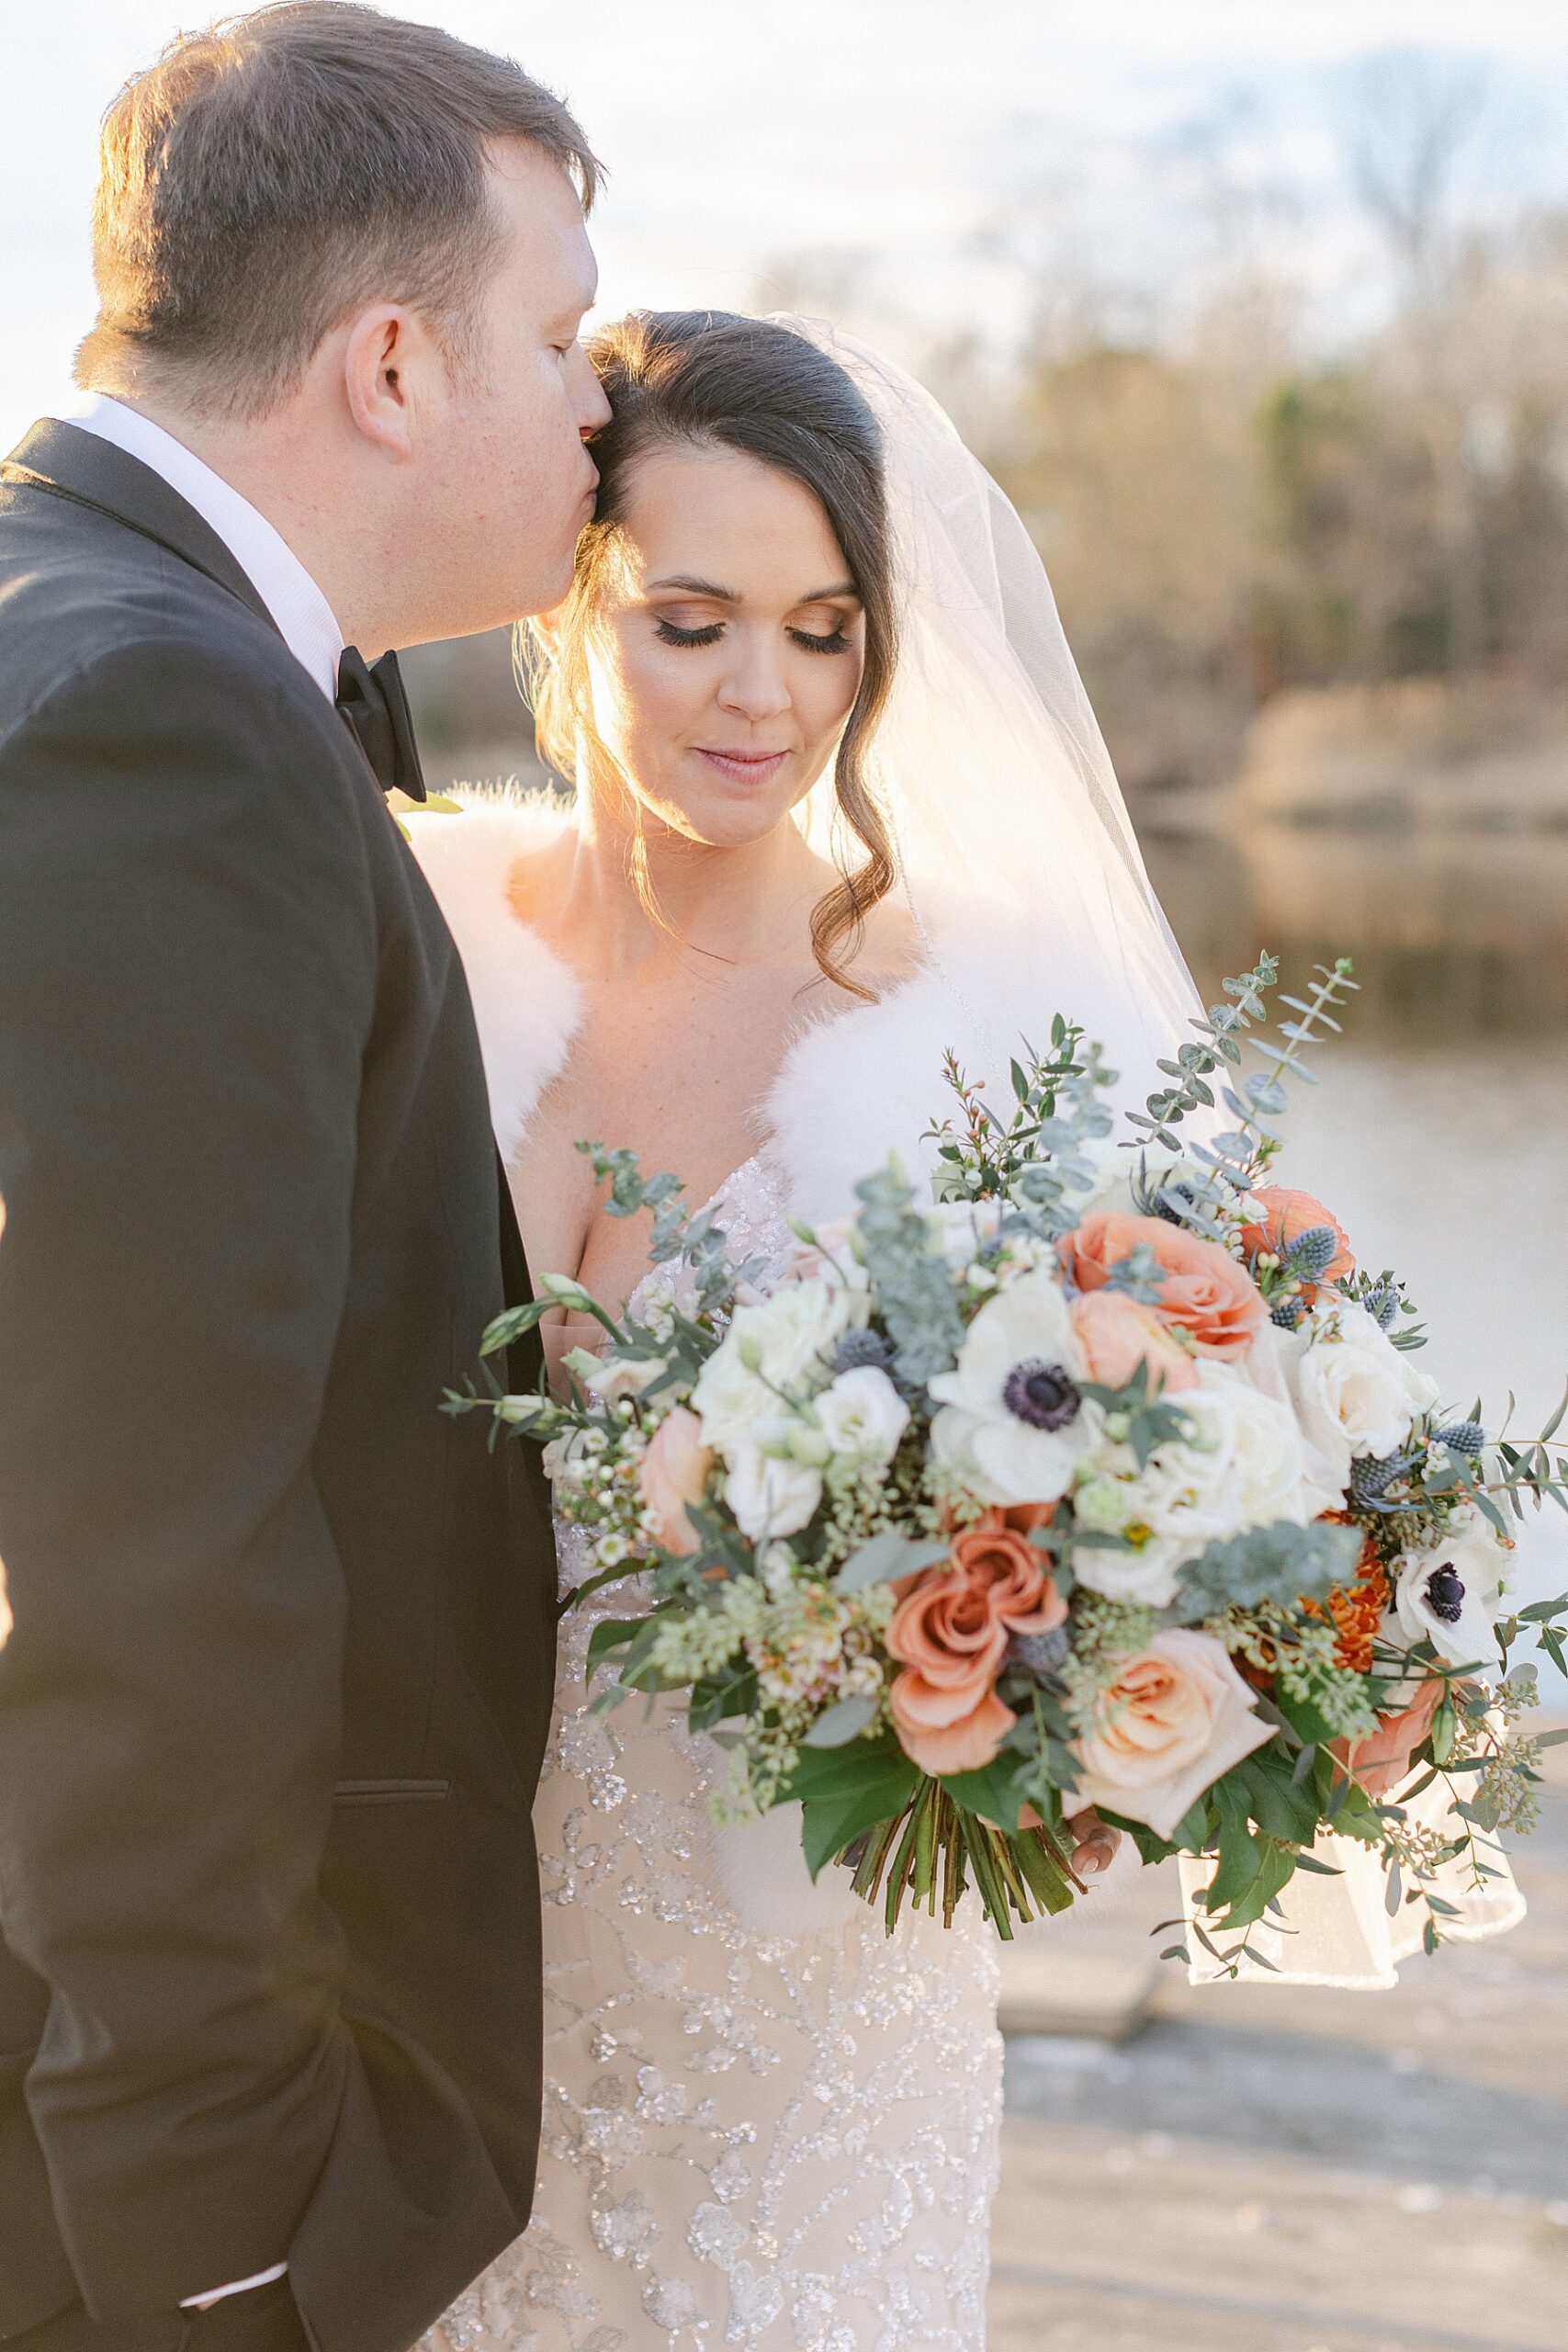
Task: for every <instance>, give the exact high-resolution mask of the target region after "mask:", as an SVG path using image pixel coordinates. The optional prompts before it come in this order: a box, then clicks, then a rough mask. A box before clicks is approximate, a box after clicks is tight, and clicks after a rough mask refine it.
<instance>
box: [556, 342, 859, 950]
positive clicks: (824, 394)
mask: <svg viewBox="0 0 1568 2352" xmlns="http://www.w3.org/2000/svg"><path fill="white" fill-rule="evenodd" d="M588 352H589V356H590V358H591V359H592V362H593V366H594V368H595V369H596V370H597V371H598V375H599V379H600V381H601V382H602V384H603V385H604V390H605V392H606V394H607V396H608V398H609V401H610V405H611V408H612V410H613V412H614V414H613V417H612V421H611V423H610V424H607V425H606V426H605V428H604V431H603V432H602V433H601V434H599V435H597V436H596V438H595V440H594V442H593V461H594V463H595V465H596V466H597V467H598V469H599V477H600V489H599V499H598V503H597V505H596V507H595V509H594V515H593V520H592V523H591V524H590V525H589V526H588V528H587V529H586V530H585V531H584V532H583V534H582V537H581V539H580V540H579V541H578V546H577V567H576V572H575V576H574V578H573V581H572V585H571V589H570V593H569V594H568V596H567V599H566V602H565V603H564V605H561V606H560V607H559V609H558V611H557V612H556V613H554V614H552V615H551V616H550V619H549V623H548V626H547V628H544V629H540V628H529V630H528V632H527V635H526V638H525V639H524V640H523V641H522V642H523V652H524V671H525V692H526V693H527V695H528V698H529V700H530V702H531V703H532V705H533V708H534V716H535V721H536V729H537V735H538V743H539V751H540V754H541V756H542V757H543V758H544V759H545V760H547V762H548V763H549V764H550V766H551V767H553V768H555V769H556V770H557V772H558V774H560V775H565V776H570V775H573V774H574V773H575V771H576V768H577V763H578V759H579V756H580V753H581V752H587V754H588V756H589V761H590V766H591V770H592V772H594V773H595V774H596V777H602V778H603V779H604V780H607V781H612V782H613V781H615V762H614V760H613V759H612V758H611V756H610V754H609V752H608V751H607V750H606V748H605V746H604V742H603V741H602V740H601V739H600V737H599V735H598V732H597V729H595V727H594V725H593V711H592V688H591V684H590V664H589V645H590V639H591V637H592V628H593V621H594V616H595V612H596V608H597V605H598V599H599V594H600V587H601V582H602V579H603V575H604V568H605V566H606V564H607V563H608V562H609V561H610V560H611V558H612V555H613V553H614V550H615V543H616V540H617V539H618V537H619V535H620V533H621V531H622V529H623V526H624V521H625V515H626V498H627V488H628V483H629V481H630V479H631V476H632V474H633V472H634V470H635V469H636V466H637V461H638V460H639V459H640V458H645V457H646V456H647V455H648V454H649V451H650V450H653V449H664V448H670V447H689V448H696V449H705V448H706V449H733V450H736V451H738V452H739V453H740V454H741V455H742V456H745V457H749V458H756V459H758V461H759V462H760V463H761V464H762V465H765V466H772V467H773V468H774V469H776V470H777V471H778V472H780V473H784V474H788V475H789V476H790V477H791V478H792V480H794V481H797V482H799V483H801V484H802V486H803V487H804V488H805V489H807V490H808V491H810V492H811V493H812V495H813V496H814V497H815V498H816V499H817V500H818V503H819V504H820V506H821V508H822V511H823V513H824V514H825V515H826V516H827V518H828V521H829V524H830V526H832V530H833V535H834V537H835V538H836V539H837V540H838V543H839V546H840V548H841V550H842V552H843V557H844V560H845V562H846V564H847V565H848V567H849V573H850V577H851V579H852V581H853V582H854V587H855V593H856V594H857V595H858V596H859V598H860V601H861V605H862V608H863V613H864V616H865V650H864V665H863V670H862V673H861V681H860V688H859V692H858V693H857V694H856V696H855V700H854V707H853V708H852V710H851V712H850V715H849V718H848V719H847V721H846V722H845V726H844V731H843V734H842V736H841V737H840V741H839V749H838V754H837V758H836V761H835V764H834V770H833V786H834V793H835V797H836V800H837V809H838V820H839V821H838V822H836V824H835V827H834V833H835V844H834V855H835V861H836V863H837V864H838V865H839V868H840V874H841V876H842V879H841V880H840V882H839V883H838V885H837V886H836V887H835V888H833V889H831V890H829V892H828V894H827V896H826V897H825V898H823V899H820V900H819V901H818V904H817V906H816V907H815V908H814V909H813V910H812V917H811V944H812V950H813V953H814V954H815V956H816V958H817V962H818V966H819V967H820V968H821V970H822V972H823V973H824V975H825V976H826V977H827V978H829V980H832V981H834V982H836V983H837V985H838V986H839V987H840V988H843V989H849V990H850V991H851V992H852V994H854V995H856V996H862V997H864V996H869V995H870V993H871V991H870V990H869V989H865V988H863V987H862V986H861V984H860V982H859V981H857V980H854V979H852V978H850V976H849V972H848V968H847V967H848V966H849V965H850V964H851V963H852V961H853V959H854V956H855V954H856V951H857V950H858V948H859V946H860V943H861V936H862V933H863V928H864V923H865V918H866V916H867V915H868V914H869V913H870V911H871V910H872V908H873V907H874V906H875V904H876V903H877V900H878V899H883V898H886V894H887V892H888V891H889V890H890V889H891V888H892V887H893V883H894V880H895V878H896V876H895V868H894V863H893V853H892V846H891V842H890V840H889V835H888V829H887V822H886V817H885V816H884V814H883V812H882V809H880V808H879V806H878V804H877V800H876V796H875V794H874V790H873V788H872V786H871V784H870V781H869V779H868V776H867V774H866V760H867V753H868V752H869V750H870V745H871V739H872V736H873V734H874V731H875V728H876V723H877V720H878V719H879V718H880V717H881V715H882V711H883V707H884V706H885V704H886V700H887V693H888V688H889V685H890V684H891V682H892V676H893V663H894V654H895V626H894V591H893V563H892V550H891V544H890V539H889V533H888V526H887V502H886V492H885V488H884V482H883V465H882V436H881V434H880V432H879V430H878V428H877V424H876V420H875V418H874V416H873V414H872V413H871V410H870V408H869V406H868V405H867V403H866V401H864V400H863V397H862V395H861V394H860V392H858V391H857V390H856V389H855V387H854V385H853V384H852V382H851V380H850V379H849V377H848V376H847V375H846V374H845V373H844V370H843V369H842V368H840V367H839V365H838V364H837V362H836V361H834V360H833V359H830V358H829V356H828V355H827V353H826V352H823V351H819V350H818V348H817V345H815V344H813V343H809V342H807V339H806V337H805V336H804V335H800V334H795V333H793V332H792V331H791V329H789V328H788V327H784V326H777V325H774V324H773V322H770V321H768V320H766V319H746V318H739V317H737V316H735V315H733V314H732V313H730V312H728V311H634V312H633V313H632V315H631V317H629V318H626V319H623V320H621V321H620V322H619V323H618V324H617V325H615V326H612V327H606V328H605V329H604V331H603V332H602V333H601V334H598V335H596V336H595V337H594V338H593V340H592V343H591V344H590V345H589V346H588ZM622 788H623V789H624V788H625V787H624V786H623V787H622ZM628 814H629V815H630V817H631V820H632V823H633V827H634V836H633V838H634V851H633V857H634V872H635V878H636V880H637V888H638V890H639V892H640V893H641V894H642V897H643V899H644V903H645V904H646V905H648V906H649V910H650V911H653V912H655V913H657V910H656V908H655V907H654V905H653V898H652V890H651V885H650V882H649V873H648V864H647V854H646V848H645V844H644V841H643V835H642V831H641V825H640V821H639V812H638V810H637V807H636V805H635V802H634V804H633V806H632V808H631V809H629V810H628ZM845 834H852V836H853V837H854V839H855V840H856V841H858V842H859V843H860V846H861V848H862V850H863V852H864V857H863V861H862V862H861V863H859V864H857V865H853V866H851V864H850V861H849V857H848V856H846V855H845V854H842V852H843V851H844V850H845V849H847V842H845V841H844V838H843V837H844V835H845ZM851 855H852V853H851Z"/></svg>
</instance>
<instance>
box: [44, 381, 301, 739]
mask: <svg viewBox="0 0 1568 2352" xmlns="http://www.w3.org/2000/svg"><path fill="white" fill-rule="evenodd" d="M61 422H62V423H63V424H74V425H76V426H77V427H79V429H80V430H81V431H82V432H84V433H96V435H97V436H98V438H99V440H100V441H112V442H113V444H114V446H115V447H116V448H117V449H123V450H124V451H125V453H126V455H127V457H130V458H140V459H141V463H142V464H143V465H144V466H151V468H152V471H153V472H154V473H155V474H161V475H162V476H163V478H164V481H166V482H167V483H168V485H169V488H170V489H171V490H173V491H175V492H178V494H179V496H180V497H181V498H183V499H184V500H185V502H186V505H187V506H194V507H195V509H196V511H197V514H198V515H200V516H201V519H202V521H203V522H204V523H206V524H208V525H209V526H210V527H211V528H212V529H213V530H214V531H216V532H217V534H218V536H219V537H220V539H221V540H222V542H223V544H224V546H225V547H226V548H228V550H229V552H230V554H231V556H232V557H233V559H234V560H235V562H236V563H237V564H238V565H239V566H240V569H241V571H243V572H244V573H245V575H246V577H247V578H248V579H249V581H250V582H251V585H252V586H253V587H254V590H255V592H256V594H258V595H259V596H260V598H261V600H262V602H263V604H264V605H265V606H266V608H267V611H268V612H269V613H270V614H271V615H272V617H273V619H274V620H275V621H276V623H277V626H278V628H279V629H280V631H281V632H282V635H283V640H284V643H285V644H286V645H287V646H288V650H289V651H290V653H292V654H293V656H294V658H295V660H296V661H297V662H299V664H300V666H301V668H303V669H305V670H308V671H309V672H310V675H311V677H312V678H314V680H315V682H316V684H317V685H319V686H320V688H321V692H322V693H323V694H324V695H326V697H327V699H328V700H329V702H330V701H333V700H335V698H336V695H337V666H338V660H339V657H340V655H341V654H342V652H343V631H342V629H341V628H339V627H338V624H337V616H336V615H335V614H334V613H333V608H332V606H331V605H329V604H328V602H327V600H326V598H325V597H324V596H323V595H322V594H321V590H320V588H318V587H317V585H316V583H315V582H314V581H313V580H312V579H311V577H310V573H309V572H308V571H306V569H305V567H304V565H303V564H302V563H301V562H300V560H299V557H298V556H297V555H296V554H295V552H294V550H293V548H291V547H290V546H289V544H288V540H287V539H286V538H285V537H283V535H282V533H281V532H280V531H278V530H276V529H275V528H274V526H272V524H270V523H269V522H268V521H267V519H266V516H265V515H263V514H261V513H259V512H258V511H257V509H256V508H255V507H254V506H253V505H252V504H251V502H250V500H249V499H248V498H244V497H242V496H241V494H240V492H238V491H237V490H235V489H233V488H232V487H231V484H230V483H228V482H226V481H224V480H223V478H222V476H221V475H220V474H215V473H214V472H213V470H212V469H211V467H210V466H209V465H206V464H204V463H203V461H202V460H201V458H197V457H195V456H193V454H192V453H191V451H190V450H189V449H187V448H186V446H185V444H184V442H183V441H176V440H175V436H174V435H173V434H172V433H165V432H164V428H163V426H162V425H161V424H153V422H152V418H151V417H150V416H143V415H142V414H141V411H140V410H139V409H134V408H129V407H128V406H127V405H126V403H125V401H117V400H113V399H111V398H110V396H109V394H108V393H107V392H86V393H84V395H83V397H82V399H81V400H80V401H77V402H76V403H75V404H74V405H73V407H71V408H69V409H67V410H65V411H63V412H62V418H61Z"/></svg>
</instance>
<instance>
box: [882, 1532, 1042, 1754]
mask: <svg viewBox="0 0 1568 2352" xmlns="http://www.w3.org/2000/svg"><path fill="white" fill-rule="evenodd" d="M886 1641H887V1650H888V1655H889V1656H890V1657H896V1658H897V1660H898V1661H899V1663H900V1665H902V1667H903V1668H904V1669H905V1670H904V1672H903V1673H902V1674H900V1675H899V1677H898V1678H897V1681H896V1682H895V1683H894V1685H893V1688H892V1690H891V1691H889V1692H888V1694H887V1703H888V1707H889V1709H890V1711H891V1713H892V1716H893V1727H894V1729H895V1730H896V1731H897V1735H898V1738H899V1741H900V1744H901V1745H902V1747H903V1749H904V1753H905V1754H906V1756H908V1758H910V1760H911V1762H913V1763H916V1764H918V1765H919V1768H920V1770H921V1771H922V1772H932V1773H938V1772H977V1771H978V1770H980V1769H981V1767H982V1766H983V1765H986V1764H989V1763H990V1762H991V1761H992V1759H993V1758H995V1756H996V1754H997V1751H998V1748H999V1747H1001V1744H1002V1741H1003V1739H1004V1737H1005V1736H1006V1735H1007V1733H1008V1732H1009V1731H1010V1729H1011V1727H1012V1723H1013V1713H1012V1710H1011V1708H1010V1707H1005V1706H1003V1704H1002V1702H1001V1701H1000V1700H999V1699H998V1696H997V1692H996V1681H997V1677H998V1674H999V1673H1000V1672H1001V1668H1002V1660H1003V1658H1004V1657H1006V1656H1007V1648H1008V1629H1007V1627H1006V1626H1005V1625H1004V1624H1003V1623H1002V1621H1001V1619H1000V1618H999V1617H998V1614H997V1612H996V1611H995V1610H994V1609H993V1608H992V1607H991V1605H990V1602H989V1600H987V1592H986V1588H985V1586H984V1585H981V1584H975V1583H972V1582H971V1581H970V1579H969V1578H968V1577H964V1576H961V1575H955V1574H954V1573H953V1571H952V1570H951V1569H947V1568H935V1569H928V1570H927V1571H926V1574H925V1575H924V1577H922V1578H921V1580H920V1583H919V1586H918V1587H917V1589H915V1591H913V1592H911V1593H909V1594H908V1595H907V1596H906V1597H905V1599H904V1600H901V1601H900V1602H899V1603H898V1606H897V1609H896V1610H895V1611H894V1612H893V1622H892V1623H891V1624H890V1625H889V1626H888V1628H887V1634H886Z"/></svg>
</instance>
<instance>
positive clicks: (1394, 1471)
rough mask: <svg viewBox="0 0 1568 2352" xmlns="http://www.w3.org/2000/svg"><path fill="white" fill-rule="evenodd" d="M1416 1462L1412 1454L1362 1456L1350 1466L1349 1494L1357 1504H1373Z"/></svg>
mask: <svg viewBox="0 0 1568 2352" xmlns="http://www.w3.org/2000/svg"><path fill="white" fill-rule="evenodd" d="M1415 1460H1416V1456H1415V1455H1414V1454H1413V1453H1385V1454H1383V1455H1382V1457H1381V1458H1378V1457H1374V1456H1373V1455H1371V1454H1363V1455H1362V1456H1361V1458H1360V1459H1359V1461H1356V1462H1352V1463H1351V1464H1350V1493H1351V1496H1352V1498H1353V1499H1354V1500H1355V1501H1357V1502H1359V1503H1375V1502H1376V1501H1377V1500H1378V1498H1379V1497H1380V1496H1382V1495H1386V1494H1387V1492H1388V1490H1389V1488H1390V1487H1392V1486H1393V1482H1394V1480H1395V1479H1396V1478H1399V1477H1403V1476H1404V1473H1405V1471H1406V1470H1408V1469H1409V1468H1410V1467H1411V1466H1412V1464H1414V1462H1415Z"/></svg>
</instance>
